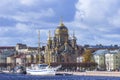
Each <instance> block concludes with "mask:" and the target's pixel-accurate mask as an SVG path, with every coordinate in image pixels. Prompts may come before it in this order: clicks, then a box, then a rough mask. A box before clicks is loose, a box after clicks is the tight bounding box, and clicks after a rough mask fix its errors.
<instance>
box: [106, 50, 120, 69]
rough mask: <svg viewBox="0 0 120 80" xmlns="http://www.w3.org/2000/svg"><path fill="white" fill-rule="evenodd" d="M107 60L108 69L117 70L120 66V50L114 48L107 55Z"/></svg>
mask: <svg viewBox="0 0 120 80" xmlns="http://www.w3.org/2000/svg"><path fill="white" fill-rule="evenodd" d="M105 57H106V58H105V60H106V69H107V70H109V71H110V70H116V69H119V68H120V51H119V50H114V51H110V52H109V53H107V54H106V55H105Z"/></svg>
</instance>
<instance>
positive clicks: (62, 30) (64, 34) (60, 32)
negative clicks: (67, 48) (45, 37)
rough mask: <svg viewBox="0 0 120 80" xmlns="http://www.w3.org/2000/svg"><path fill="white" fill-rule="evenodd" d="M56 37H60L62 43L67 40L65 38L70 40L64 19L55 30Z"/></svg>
mask: <svg viewBox="0 0 120 80" xmlns="http://www.w3.org/2000/svg"><path fill="white" fill-rule="evenodd" d="M55 37H56V38H57V39H58V41H59V42H61V43H62V44H63V43H64V42H65V40H66V39H67V40H68V29H67V27H66V26H65V25H64V23H63V21H62V20H61V21H60V24H59V26H58V27H57V28H56V30H55Z"/></svg>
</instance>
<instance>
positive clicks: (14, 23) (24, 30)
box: [0, 0, 120, 46]
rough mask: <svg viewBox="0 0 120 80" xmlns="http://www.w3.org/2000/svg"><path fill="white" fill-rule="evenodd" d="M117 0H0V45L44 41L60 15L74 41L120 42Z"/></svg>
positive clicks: (108, 43)
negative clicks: (74, 35) (75, 39)
mask: <svg viewBox="0 0 120 80" xmlns="http://www.w3.org/2000/svg"><path fill="white" fill-rule="evenodd" d="M119 4H120V0H0V46H14V45H16V44H17V43H24V44H27V45H29V46H37V42H38V38H37V37H38V36H37V35H38V32H37V31H38V30H40V33H41V34H40V35H41V42H43V43H46V40H47V36H48V31H49V30H51V31H52V34H54V30H55V29H56V27H57V26H58V25H59V22H60V17H61V16H62V17H63V21H64V24H65V25H66V26H67V27H68V29H69V34H70V35H72V32H73V31H75V34H76V37H77V43H78V44H80V45H84V44H91V45H95V44H104V45H111V44H113V45H114V44H118V45H119V43H120V5H119Z"/></svg>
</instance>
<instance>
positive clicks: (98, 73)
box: [57, 71, 120, 77]
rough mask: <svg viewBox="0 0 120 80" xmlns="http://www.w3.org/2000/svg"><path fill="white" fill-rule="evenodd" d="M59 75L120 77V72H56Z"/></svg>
mask: <svg viewBox="0 0 120 80" xmlns="http://www.w3.org/2000/svg"><path fill="white" fill-rule="evenodd" d="M57 73H59V74H72V75H77V76H111V77H120V72H108V71H86V72H57Z"/></svg>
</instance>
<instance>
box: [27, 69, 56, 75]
mask: <svg viewBox="0 0 120 80" xmlns="http://www.w3.org/2000/svg"><path fill="white" fill-rule="evenodd" d="M26 72H27V74H30V75H41V76H42V75H43V76H44V75H55V74H56V71H54V70H27V71H26Z"/></svg>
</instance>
